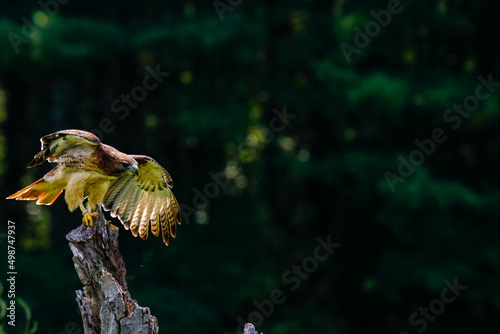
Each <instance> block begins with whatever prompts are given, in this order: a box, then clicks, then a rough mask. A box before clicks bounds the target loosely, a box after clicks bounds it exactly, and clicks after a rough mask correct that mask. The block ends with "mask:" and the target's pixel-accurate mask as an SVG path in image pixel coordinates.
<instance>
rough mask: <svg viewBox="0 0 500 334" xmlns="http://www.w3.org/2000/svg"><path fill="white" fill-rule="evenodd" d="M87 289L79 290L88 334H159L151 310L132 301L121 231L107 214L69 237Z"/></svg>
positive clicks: (68, 235)
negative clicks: (109, 222)
mask: <svg viewBox="0 0 500 334" xmlns="http://www.w3.org/2000/svg"><path fill="white" fill-rule="evenodd" d="M66 239H67V240H68V241H69V247H70V248H71V251H72V252H73V262H74V265H75V270H76V272H77V273H78V277H79V278H80V281H81V282H82V284H83V290H78V291H76V301H77V303H78V306H79V307H80V311H81V314H82V320H83V328H84V331H85V334H101V333H106V334H156V333H158V330H159V327H158V320H157V319H156V317H155V316H153V315H151V312H150V310H149V308H148V307H141V306H139V305H138V304H137V302H136V301H135V300H132V298H131V297H130V293H129V292H128V288H127V281H126V280H125V274H126V269H125V263H124V262H123V258H122V256H121V254H120V251H119V249H118V231H116V230H114V229H113V228H108V227H107V226H106V219H105V217H104V214H102V213H99V216H98V217H97V218H96V219H94V226H93V227H87V226H85V225H84V224H82V225H80V226H79V227H78V228H76V229H74V230H73V231H71V232H70V233H68V234H67V235H66Z"/></svg>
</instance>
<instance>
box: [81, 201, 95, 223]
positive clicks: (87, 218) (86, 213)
mask: <svg viewBox="0 0 500 334" xmlns="http://www.w3.org/2000/svg"><path fill="white" fill-rule="evenodd" d="M80 210H82V214H83V219H82V221H83V222H84V223H85V225H87V226H92V224H93V218H92V217H97V215H98V214H99V213H97V212H89V210H88V209H85V207H84V206H83V203H80Z"/></svg>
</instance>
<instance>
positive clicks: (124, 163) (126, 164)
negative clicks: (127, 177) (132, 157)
mask: <svg viewBox="0 0 500 334" xmlns="http://www.w3.org/2000/svg"><path fill="white" fill-rule="evenodd" d="M128 166H130V164H128V163H126V162H122V167H123V168H128Z"/></svg>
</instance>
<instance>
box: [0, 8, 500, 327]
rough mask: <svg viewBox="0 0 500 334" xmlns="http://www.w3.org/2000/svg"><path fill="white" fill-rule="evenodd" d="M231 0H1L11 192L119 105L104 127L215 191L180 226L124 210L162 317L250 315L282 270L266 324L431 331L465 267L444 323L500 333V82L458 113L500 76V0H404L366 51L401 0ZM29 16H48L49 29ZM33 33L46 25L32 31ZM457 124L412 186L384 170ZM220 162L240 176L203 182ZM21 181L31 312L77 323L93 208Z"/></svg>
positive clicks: (144, 287) (6, 172)
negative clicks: (148, 84)
mask: <svg viewBox="0 0 500 334" xmlns="http://www.w3.org/2000/svg"><path fill="white" fill-rule="evenodd" d="M222 2H223V3H227V4H230V3H232V4H233V5H229V6H230V7H231V9H232V10H228V11H226V12H224V13H223V14H221V16H220V15H219V14H218V13H217V11H216V9H215V8H214V6H213V3H212V2H211V1H204V2H202V1H176V2H174V1H155V0H151V1H144V2H126V1H112V0H109V1H104V2H103V1H79V0H71V1H69V2H68V3H67V4H64V5H60V6H59V8H58V12H57V14H55V15H51V13H50V12H47V11H44V10H43V9H42V8H41V7H40V5H39V4H37V3H36V2H35V1H10V2H7V1H2V2H0V7H1V9H0V13H1V14H0V176H1V180H0V184H1V189H2V192H1V193H2V194H1V197H2V198H4V197H6V196H8V195H10V194H11V193H13V192H15V191H17V190H19V189H20V188H21V187H24V186H26V185H27V184H29V183H30V182H33V181H35V180H36V179H38V178H40V177H42V175H43V174H44V172H46V171H48V170H49V168H50V167H49V166H48V165H44V166H40V167H37V168H34V169H29V170H28V169H26V166H27V164H28V163H29V161H30V160H31V158H32V156H33V155H34V154H36V153H37V152H38V150H39V146H40V143H39V141H38V140H39V138H40V137H41V136H43V135H46V134H48V133H51V132H54V131H57V130H61V129H67V128H77V129H84V130H88V131H91V130H93V129H97V128H99V124H100V122H101V121H102V120H103V119H108V120H107V121H104V122H110V124H112V127H114V128H113V131H111V132H109V133H107V134H104V136H103V141H104V142H105V143H107V144H110V145H113V146H115V147H116V148H118V149H119V150H121V151H123V152H126V153H137V154H145V155H149V156H152V157H153V158H155V159H156V160H157V161H158V162H160V163H161V164H162V165H163V166H165V167H166V168H167V170H168V171H169V172H170V173H171V175H172V177H173V179H174V184H175V187H174V189H173V190H174V193H175V195H176V197H177V199H178V200H179V202H180V203H182V204H183V205H184V208H186V207H187V206H190V207H193V208H195V209H196V210H199V211H198V213H196V214H193V213H192V212H191V211H187V212H185V214H184V218H185V220H184V222H183V224H182V225H181V226H180V228H179V230H178V236H177V238H176V239H175V240H173V241H172V242H171V245H170V246H169V247H165V246H164V245H163V244H162V242H161V240H160V239H158V238H154V237H150V239H149V240H147V241H142V240H140V239H138V238H134V237H133V236H132V235H131V233H130V232H129V231H126V230H124V229H123V228H121V229H120V246H121V251H122V254H123V256H124V259H125V262H126V264H127V269H128V274H129V275H130V276H129V287H130V292H131V294H132V297H133V298H135V299H137V300H138V302H139V304H140V305H142V306H149V307H150V308H151V311H152V313H153V314H154V315H156V316H157V317H158V320H159V325H160V330H161V333H200V332H210V333H221V334H222V333H225V332H227V333H236V330H237V327H238V320H237V319H238V317H242V318H244V319H245V320H247V319H248V316H249V314H251V312H254V311H256V310H257V308H256V306H255V304H254V301H256V302H258V303H261V302H262V301H265V300H268V299H269V298H270V295H271V294H273V292H276V289H279V290H281V291H282V292H283V294H284V296H285V298H286V300H285V301H284V302H283V303H281V304H279V305H274V310H273V312H272V314H270V315H269V316H266V317H265V318H264V319H263V321H260V320H262V319H259V318H258V317H257V318H254V319H253V321H254V322H257V323H259V322H262V324H260V325H259V326H258V329H259V330H260V331H262V332H264V333H265V334H279V333H287V334H289V333H338V334H346V333H395V334H397V333H400V332H401V331H407V332H408V333H419V331H423V330H424V325H423V323H422V322H420V323H419V324H418V325H413V326H412V324H411V323H410V322H409V317H410V316H411V315H412V314H413V313H414V312H417V313H418V312H419V308H421V307H422V308H423V307H426V308H427V307H429V304H432V305H434V306H436V305H439V302H437V301H435V300H436V299H439V298H440V296H441V293H442V291H443V289H445V288H446V284H445V283H444V280H448V281H450V282H453V280H454V279H455V278H456V279H457V280H458V283H459V284H461V285H466V286H467V289H466V290H465V291H462V293H461V295H460V296H458V297H457V298H456V300H455V301H454V302H452V303H449V304H446V306H445V310H444V311H443V312H442V313H441V314H439V315H437V316H436V318H435V319H433V321H429V322H428V323H427V327H426V328H425V332H426V333H429V334H431V333H496V332H497V330H498V322H497V319H496V318H498V313H499V310H500V286H499V272H500V270H499V262H500V243H499V235H500V229H499V223H500V222H499V217H500V205H499V201H500V193H499V179H498V176H497V175H498V172H497V171H498V162H499V155H498V152H499V148H500V131H499V128H500V127H499V124H498V122H499V120H500V110H499V107H500V100H499V99H500V94H499V93H500V87H499V88H495V91H493V92H492V93H491V94H490V96H489V97H488V98H487V99H485V100H484V101H480V104H479V105H478V106H477V107H476V108H474V110H473V111H472V112H470V115H468V117H467V118H462V117H461V116H460V117H461V118H460V120H461V124H460V126H455V127H456V129H453V127H452V125H455V124H457V123H455V122H447V121H446V120H445V119H443V117H444V116H445V115H446V113H447V110H448V109H450V108H451V109H453V105H454V104H462V103H463V101H464V99H465V98H467V97H468V96H473V95H474V94H475V91H476V87H477V85H478V84H479V81H478V77H479V76H482V77H484V78H488V76H490V75H491V78H492V80H494V81H500V71H499V70H500V67H499V65H500V62H499V59H500V54H499V48H498V46H497V45H498V13H499V10H500V3H498V2H493V1H465V0H441V1H418V0H414V1H412V2H410V1H402V2H401V4H400V7H398V8H399V9H400V12H399V13H398V14H393V15H391V20H390V22H389V23H388V24H387V26H386V27H383V28H381V29H380V32H377V31H375V30H373V33H372V36H373V37H372V38H371V39H370V40H369V41H367V40H366V39H365V40H364V43H365V44H367V45H366V46H365V47H362V48H360V49H359V52H358V53H353V54H352V55H351V59H350V62H348V61H347V59H346V57H345V56H344V54H343V52H342V50H341V47H340V43H342V42H344V43H349V44H350V45H352V46H355V42H354V40H355V38H356V31H357V30H355V28H356V27H357V28H359V29H360V30H361V31H364V30H365V27H366V24H367V23H369V22H370V21H373V20H374V18H373V16H372V15H371V14H370V12H371V11H376V12H379V11H381V10H386V9H387V6H388V1H364V0H363V1H362V0H360V1H279V0H276V1H250V0H243V1H236V0H232V1H231V2H225V1H224V0H223V1H222ZM23 18H24V19H23ZM221 18H223V20H221ZM23 20H24V21H28V22H31V24H37V25H38V27H36V31H31V32H30V31H29V30H25V31H24V33H25V35H26V34H28V33H29V34H30V35H29V36H28V37H26V36H25V35H23V25H24V24H25V23H24V21H23ZM368 27H372V28H373V27H375V28H373V29H376V27H377V26H376V25H374V24H372V25H369V26H368ZM14 34H15V35H17V36H19V38H25V40H24V41H25V42H23V43H21V44H19V45H18V50H17V52H16V50H15V48H14V47H13V46H12V44H11V42H10V41H9V36H10V37H11V38H12V36H14ZM359 38H360V37H359V36H358V39H359ZM361 39H362V38H361ZM361 39H360V40H357V42H358V46H359V43H360V42H363V41H361ZM148 66H149V67H151V68H155V67H156V66H159V68H160V70H161V71H165V72H169V73H170V74H169V76H167V77H166V78H164V80H163V82H162V83H161V84H159V86H158V87H157V88H156V89H154V90H151V91H148V93H147V97H146V98H145V99H144V100H143V101H141V102H140V103H138V105H137V106H136V107H135V108H130V110H129V113H128V115H127V116H126V117H124V115H125V112H124V111H120V112H115V111H116V109H113V108H112V103H113V101H115V100H116V99H120V96H121V94H130V92H131V91H132V90H133V89H134V87H136V86H138V85H142V82H143V78H144V77H145V76H146V75H147V73H148V72H147V70H146V68H147V67H148ZM481 92H482V93H485V92H486V90H484V89H483V90H482V91H481ZM471 101H472V100H471ZM285 108H286V111H287V112H288V113H289V114H291V115H295V118H293V119H290V120H289V122H288V124H286V125H285V126H284V128H283V129H282V130H281V131H276V132H274V133H272V137H269V132H263V129H271V122H272V120H273V117H275V113H273V110H275V111H276V110H279V111H283V110H284V109H285ZM452 113H453V111H452ZM450 115H453V116H455V117H456V116H457V115H458V114H455V113H453V114H448V116H450ZM273 124H274V123H273ZM277 124H280V123H277ZM436 128H441V129H442V130H443V131H444V134H445V136H446V140H444V142H442V143H435V149H434V151H433V152H432V154H430V155H422V157H424V159H425V161H423V163H422V164H421V165H420V166H417V167H415V169H414V171H413V172H412V173H408V174H411V175H407V177H405V178H404V179H405V182H397V183H396V184H395V191H391V190H390V187H389V186H388V184H387V182H386V178H385V177H384V173H386V172H387V171H389V172H391V173H394V174H395V175H397V174H398V166H399V164H400V160H398V157H399V156H401V157H402V158H404V159H406V160H408V159H410V155H411V154H412V152H414V151H415V150H418V146H417V145H416V144H415V140H420V141H422V140H428V139H429V138H431V136H432V132H433V131H434V129H436ZM262 133H266V134H267V137H262V136H260V134H262ZM427 143H429V142H428V141H427ZM428 145H430V144H428ZM418 154H419V153H413V158H415V157H418ZM414 162H415V161H414ZM210 172H213V173H219V172H221V173H220V174H223V173H224V174H226V175H228V176H230V177H231V179H230V181H229V184H228V185H227V186H226V187H224V188H223V189H221V188H216V190H217V192H218V194H217V196H213V198H210V199H209V201H208V202H209V203H208V205H207V206H199V205H196V204H193V200H194V199H195V194H196V193H197V192H198V191H199V192H201V193H203V192H205V188H204V187H205V186H206V185H207V184H209V183H210V182H212V178H211V177H210ZM0 203H1V204H0V205H1V213H0V222H1V224H0V226H1V227H0V232H1V233H5V232H6V230H7V229H6V225H7V220H11V221H14V222H15V223H16V226H17V230H16V233H17V234H16V238H17V242H16V248H17V253H16V269H17V272H18V275H17V281H16V294H17V296H18V297H20V298H21V299H22V301H24V302H26V304H27V307H26V309H27V308H28V307H29V310H30V311H31V319H30V324H29V327H30V328H31V326H32V325H33V323H34V322H35V321H36V323H37V324H38V330H37V331H36V332H37V333H53V334H56V333H78V330H73V329H72V328H71V327H72V326H73V323H76V324H78V328H81V320H80V317H79V315H78V314H77V304H76V302H75V290H77V289H79V288H80V286H81V285H80V282H79V281H78V278H77V275H76V273H75V271H74V269H73V263H72V261H71V256H72V255H71V252H70V250H69V247H68V245H67V241H66V239H65V235H66V233H68V232H69V231H70V230H72V229H73V228H75V227H77V226H78V225H79V224H80V223H81V215H80V213H79V212H73V213H70V212H68V210H67V207H66V204H65V203H64V200H63V199H62V197H61V199H59V200H58V201H57V202H56V203H55V204H54V205H52V206H51V207H38V206H36V205H34V203H28V202H15V201H6V200H1V202H0ZM328 235H331V241H332V242H335V243H340V244H341V246H340V247H338V248H337V249H336V250H335V252H334V253H333V254H332V255H331V256H330V257H329V258H328V259H326V260H325V261H320V262H319V264H318V268H317V269H316V270H312V272H311V273H310V274H309V276H308V277H307V279H301V278H298V277H300V276H299V275H298V274H293V273H292V274H290V273H288V274H287V271H288V270H291V269H292V266H301V265H302V263H303V261H304V260H305V259H307V258H308V257H311V256H313V255H314V251H315V247H317V245H318V242H317V241H316V239H317V238H318V237H321V238H323V239H325V240H326V238H327V236H328ZM0 241H1V244H0V247H1V251H0V254H2V256H1V257H0V269H1V270H2V275H1V276H0V277H1V279H2V280H1V284H2V285H3V290H4V291H3V294H2V295H1V296H2V302H5V301H8V300H7V293H6V291H5V288H6V280H5V272H6V269H5V268H6V265H7V256H6V249H7V244H6V237H5V234H2V237H1V239H0ZM308 261H309V262H308ZM306 262H307V263H308V264H310V265H311V264H312V262H311V261H310V259H309V260H306ZM283 275H285V276H286V275H291V276H286V277H285V279H284V277H283ZM303 277H305V276H303ZM290 278H293V279H294V281H293V282H295V283H290V281H289V280H288V279H290ZM297 282H298V284H299V286H297V288H296V289H295V291H292V287H296V284H297ZM448 293H449V292H448ZM447 296H450V295H447ZM22 301H21V302H22ZM25 314H26V312H25V310H24V309H22V308H20V307H19V308H18V310H17V326H16V328H15V329H13V328H12V327H10V326H7V324H6V320H5V318H4V319H3V320H2V321H1V323H0V324H1V326H3V327H2V328H3V330H4V331H7V333H23V330H24V326H25V325H24V324H25ZM254 315H255V313H254ZM418 319H420V321H422V319H423V317H421V316H418V317H417V318H415V319H414V320H418ZM250 320H252V319H250ZM65 326H69V327H67V328H66V329H68V330H66V331H65Z"/></svg>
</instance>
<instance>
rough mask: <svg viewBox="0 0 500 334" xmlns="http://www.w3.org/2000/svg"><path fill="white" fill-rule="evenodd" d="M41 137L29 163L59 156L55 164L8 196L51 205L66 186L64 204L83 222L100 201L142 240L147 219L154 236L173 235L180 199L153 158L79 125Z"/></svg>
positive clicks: (93, 213) (165, 239)
mask: <svg viewBox="0 0 500 334" xmlns="http://www.w3.org/2000/svg"><path fill="white" fill-rule="evenodd" d="M40 141H41V142H42V149H41V151H40V152H39V153H38V154H36V155H35V157H34V159H33V161H31V163H30V164H29V165H28V168H31V167H34V166H38V165H40V164H42V163H43V162H45V161H49V162H57V167H55V168H54V169H52V170H51V171H50V172H48V173H47V174H46V175H45V176H44V177H43V178H41V179H40V180H38V181H36V182H35V183H33V184H30V185H29V186H27V187H26V188H24V189H21V190H19V191H18V192H16V193H15V194H12V195H11V196H9V197H7V199H16V200H36V204H39V205H41V204H44V205H51V204H52V203H54V201H55V200H56V199H57V197H58V196H59V195H60V194H61V193H62V192H63V191H64V189H66V193H65V196H64V198H65V200H66V203H67V204H68V209H69V210H70V211H74V210H75V209H76V208H80V209H81V210H82V213H83V222H84V223H85V224H86V225H87V226H92V217H95V216H97V215H98V212H97V211H98V210H100V209H101V207H102V208H104V210H106V211H111V216H112V217H118V218H119V219H120V221H121V222H122V224H123V226H125V229H127V230H128V229H130V231H131V232H132V234H133V235H134V236H137V235H139V236H140V237H141V238H142V239H144V240H146V239H147V238H148V233H149V227H150V225H151V233H153V234H154V235H155V236H159V233H160V230H161V234H162V237H163V242H164V243H165V245H167V246H168V241H169V235H171V236H172V237H174V238H175V235H176V231H177V224H180V223H181V213H180V208H179V204H178V203H177V200H176V199H175V197H174V194H173V193H172V191H171V190H170V188H172V186H173V182H172V178H171V177H170V175H169V174H168V172H167V171H166V170H165V169H164V168H163V167H162V166H160V164H158V163H157V162H156V161H155V160H153V159H152V158H150V157H147V156H144V155H127V154H125V153H122V152H120V151H118V150H117V149H115V148H114V147H111V146H109V145H106V144H103V143H101V142H100V140H99V138H98V137H97V136H95V135H94V134H92V133H90V132H86V131H81V130H62V131H58V132H54V133H52V134H49V135H46V136H44V137H42V138H41V139H40ZM85 200H87V202H86V206H84V201H85Z"/></svg>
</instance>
